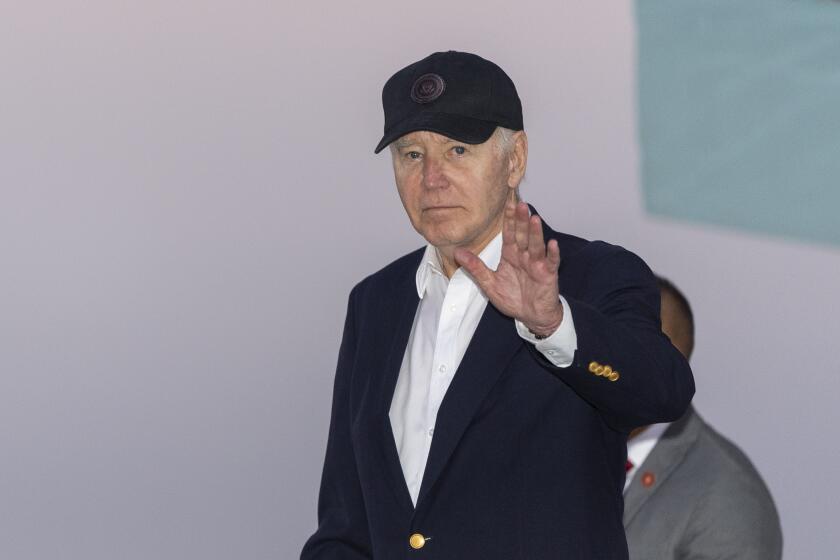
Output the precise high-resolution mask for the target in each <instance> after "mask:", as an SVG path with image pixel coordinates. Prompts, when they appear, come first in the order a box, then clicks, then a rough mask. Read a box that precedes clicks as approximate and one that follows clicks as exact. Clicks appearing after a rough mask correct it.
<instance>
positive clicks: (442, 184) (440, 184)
mask: <svg viewBox="0 0 840 560" xmlns="http://www.w3.org/2000/svg"><path fill="white" fill-rule="evenodd" d="M423 186H424V187H426V188H427V189H442V188H446V187H448V186H449V179H447V178H446V173H445V169H444V166H443V162H442V161H441V160H440V159H439V158H437V157H435V156H431V155H429V156H426V158H425V159H424V160H423Z"/></svg>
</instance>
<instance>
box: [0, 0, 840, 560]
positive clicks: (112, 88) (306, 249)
mask: <svg viewBox="0 0 840 560" xmlns="http://www.w3.org/2000/svg"><path fill="white" fill-rule="evenodd" d="M634 45H635V26H634V12H633V4H632V3H631V2H630V1H629V0H625V1H622V2H615V3H610V5H609V7H606V6H604V5H601V4H598V3H592V2H584V1H574V2H562V3H560V4H559V5H558V4H557V3H554V2H551V3H549V2H546V3H544V4H533V5H527V6H520V7H517V6H515V5H514V3H512V2H499V1H487V0H482V1H479V0H462V1H460V2H425V3H397V2H377V3H374V2H365V3H346V4H344V3H337V2H336V3H317V2H313V3H310V4H308V5H306V6H304V5H299V4H291V3H282V2H281V3H279V4H278V3H277V2H236V3H233V2H230V3H221V2H196V1H192V2H171V1H168V2H162V1H154V2H150V1H145V2H133V3H130V2H123V3H115V2H104V1H101V0H99V1H92V2H84V3H83V2H78V1H77V2H51V3H44V2H18V3H16V4H15V5H14V6H12V5H10V4H4V5H3V6H2V7H0V76H2V78H0V80H2V82H0V83H1V84H2V87H0V158H2V161H0V189H1V190H0V263H2V268H1V269H0V450H2V457H0V557H2V558H10V559H36V558H37V559H46V558H49V559H51V560H52V559H60V558H72V559H86V560H92V559H103V560H104V559H109V560H110V559H114V558H120V559H123V558H124V559H143V560H146V559H149V558H156V559H185V558H202V559H231V558H249V559H269V558H272V559H284V560H285V559H290V558H294V557H295V555H296V554H297V552H298V550H299V547H300V546H301V545H302V543H303V541H304V539H305V538H306V536H307V535H308V534H309V533H310V532H311V531H312V530H313V529H314V527H315V504H316V494H317V484H318V479H319V476H320V469H321V462H322V460H323V453H324V445H325V441H326V431H327V423H328V414H329V412H328V411H329V401H330V395H331V390H332V377H333V370H334V365H335V360H336V353H337V349H338V342H339V336H340V332H341V325H342V323H343V319H344V309H345V304H346V297H347V294H348V292H349V290H350V288H351V287H352V286H353V284H354V283H355V282H356V281H358V280H359V279H361V278H362V277H363V276H364V275H366V274H368V273H370V272H372V271H373V270H375V269H377V268H379V267H380V266H382V265H384V264H386V263H387V262H389V261H390V260H392V259H393V258H396V257H398V256H399V255H401V254H403V253H405V252H407V251H409V250H411V249H414V248H416V247H418V246H420V244H421V242H422V240H421V239H420V238H419V237H418V236H417V235H416V234H415V233H414V232H413V231H412V230H411V229H410V226H409V224H408V221H407V219H406V218H405V216H404V214H403V210H402V207H401V205H400V203H399V200H398V198H397V196H396V192H395V189H394V186H393V178H392V176H391V170H390V162H389V159H388V158H389V156H388V154H387V152H386V153H383V154H380V155H379V156H374V155H373V153H372V150H373V146H374V145H375V144H376V142H377V141H378V139H379V136H380V134H381V124H382V116H381V109H380V105H379V94H380V89H381V86H382V84H383V83H384V81H385V79H386V78H387V77H388V76H390V74H391V73H392V72H394V71H395V70H396V69H398V68H400V67H401V66H403V65H405V64H406V63H408V62H411V61H414V60H417V59H419V58H421V57H423V56H425V55H427V54H429V53H430V52H432V51H435V50H441V49H443V50H445V49H448V48H453V49H458V50H468V51H474V52H477V53H479V54H481V55H483V56H485V57H487V58H490V59H492V60H494V61H496V62H498V63H499V64H500V65H501V66H502V67H503V68H505V69H506V70H507V71H508V73H509V74H510V75H511V77H512V78H513V79H514V81H515V82H516V84H517V86H518V88H519V91H520V93H521V95H522V97H523V100H524V109H525V122H526V129H527V131H528V134H529V138H530V142H531V152H530V165H529V171H528V177H527V182H526V184H525V185H524V187H523V195H524V196H525V197H526V198H527V199H528V200H529V201H531V202H533V203H534V204H535V205H536V206H537V208H538V209H539V210H540V212H541V213H542V214H543V215H544V216H545V217H546V218H547V219H548V220H549V222H550V223H551V224H552V225H553V226H554V227H555V228H558V229H561V230H564V231H569V232H574V233H577V234H579V235H583V236H587V237H590V238H602V239H606V240H611V241H615V242H619V243H621V244H622V245H625V246H627V247H629V248H631V249H633V250H635V251H637V252H638V253H639V254H641V255H642V256H643V257H644V258H645V259H646V260H647V261H648V262H649V263H650V264H651V266H653V267H654V268H655V269H657V270H658V271H660V272H662V273H664V274H666V275H667V276H669V277H671V278H672V279H673V280H674V281H676V282H677V283H678V284H679V285H680V286H682V287H683V288H684V289H685V292H686V293H687V294H688V295H689V297H690V298H691V300H692V302H693V303H694V307H695V309H696V313H697V323H698V330H699V334H698V341H697V353H696V357H695V360H694V369H695V373H696V376H697V380H698V385H699V389H698V393H697V397H696V403H697V405H698V407H699V409H700V410H701V412H702V413H704V414H705V416H706V417H707V418H708V419H709V420H710V421H711V422H712V423H713V424H714V425H715V426H717V427H718V428H719V429H721V430H722V431H724V432H725V433H726V434H728V435H730V436H731V437H732V438H733V439H735V440H736V441H737V442H738V443H740V444H741V446H742V447H743V448H744V449H745V450H746V451H747V452H748V453H749V454H750V456H751V457H752V458H753V459H754V461H755V462H756V464H757V465H758V467H759V469H760V471H761V472H762V474H763V475H764V477H765V478H766V480H767V482H768V484H769V486H770V488H771V490H772V492H773V494H774V496H775V498H776V500H777V502H778V505H779V508H780V511H781V515H782V523H783V528H784V534H785V540H786V553H787V557H788V558H828V557H830V556H831V555H832V553H833V552H834V549H835V547H834V545H833V541H834V538H833V535H834V534H835V527H834V525H835V523H834V515H833V513H834V511H832V510H831V509H829V506H836V505H837V503H838V491H837V479H836V474H837V472H838V471H840V453H838V450H837V444H836V440H837V437H836V434H835V430H836V425H837V423H838V420H840V414H838V412H837V395H838V389H840V375H838V374H840V367H838V359H837V352H836V349H837V338H838V334H840V324H838V319H837V308H838V305H840V296H838V294H837V283H838V276H840V275H838V271H840V252H838V251H837V250H836V249H830V248H826V247H811V246H808V245H804V244H800V243H796V242H787V241H784V240H780V239H778V238H765V237H762V236H757V235H745V234H740V233H735V232H732V231H726V230H719V229H712V228H706V227H700V226H696V225H683V224H681V223H678V222H673V221H666V220H663V219H651V218H649V217H646V216H645V215H644V212H643V210H642V197H641V193H640V188H639V184H638V183H639V181H638V178H637V177H638V161H639V153H638V148H637V130H636V120H635V119H636V117H635V113H636V111H635V107H636V100H635V93H634V92H635V83H634V80H635V50H634V48H635V47H634ZM558 476H562V473H558Z"/></svg>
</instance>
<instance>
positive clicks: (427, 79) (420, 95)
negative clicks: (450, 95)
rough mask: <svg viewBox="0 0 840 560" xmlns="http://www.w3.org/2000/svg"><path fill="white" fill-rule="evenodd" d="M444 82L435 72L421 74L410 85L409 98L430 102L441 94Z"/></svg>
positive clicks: (417, 101) (415, 100) (444, 85)
mask: <svg viewBox="0 0 840 560" xmlns="http://www.w3.org/2000/svg"><path fill="white" fill-rule="evenodd" d="M445 89H446V82H444V81H443V78H441V77H440V76H438V75H437V74H423V75H422V76H420V77H419V78H417V80H415V82H414V85H413V86H411V100H412V101H414V102H415V103H430V102H432V101H434V100H435V99H437V98H438V97H440V96H441V95H442V94H443V90H445Z"/></svg>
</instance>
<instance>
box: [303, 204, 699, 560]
mask: <svg viewBox="0 0 840 560" xmlns="http://www.w3.org/2000/svg"><path fill="white" fill-rule="evenodd" d="M532 211H533V209H532ZM543 228H544V234H545V239H546V241H547V240H548V239H550V238H554V239H557V241H558V243H559V245H560V255H561V257H562V262H561V265H560V270H559V285H560V293H562V294H563V296H564V297H565V298H566V300H567V301H568V303H569V306H570V308H571V311H572V317H573V319H574V322H575V330H576V332H577V342H578V349H577V352H576V353H575V356H574V363H573V364H572V365H571V366H569V367H567V368H558V367H556V366H554V365H553V364H551V363H550V362H549V361H548V360H546V359H545V358H544V357H543V356H542V354H541V353H540V352H539V351H538V350H537V349H536V348H534V346H533V345H532V344H530V343H528V342H526V341H524V340H523V339H522V338H521V337H519V335H518V334H517V332H516V328H515V326H514V322H513V319H512V318H510V317H507V316H505V315H502V314H501V313H500V312H499V311H498V310H497V309H496V308H495V307H493V305H492V304H489V303H488V305H487V308H486V310H485V311H484V314H483V315H482V317H481V320H480V322H479V325H478V327H477V329H476V331H475V334H474V335H473V338H472V340H471V341H470V343H469V346H468V348H467V350H466V353H465V354H464V357H463V359H462V361H461V364H460V366H459V367H458V370H457V372H456V374H455V376H454V377H453V379H452V382H451V384H450V386H449V389H448V391H447V392H446V395H445V396H444V399H443V402H442V403H441V407H440V410H439V412H438V416H437V421H436V424H435V435H434V438H433V440H432V445H431V450H430V452H429V458H428V462H427V464H426V470H425V474H424V477H423V481H422V484H421V488H420V494H419V497H418V501H417V507H416V508H415V507H414V506H413V505H412V502H411V497H410V496H409V492H408V488H407V486H406V483H405V479H404V478H403V473H402V469H401V467H400V460H399V456H398V453H397V448H396V444H395V442H394V437H393V434H392V432H391V424H390V419H389V417H388V411H389V408H390V405H391V398H392V396H393V392H394V387H395V384H396V381H397V376H398V373H399V369H400V364H401V362H402V358H403V353H404V351H405V347H406V344H407V342H408V337H409V333H410V331H411V325H412V322H413V319H414V315H415V311H416V309H417V304H418V302H419V299H418V297H417V289H416V286H415V274H416V271H417V267H418V265H419V263H420V258H421V257H422V254H423V249H418V250H417V251H414V252H412V253H410V254H408V255H405V256H404V257H402V258H400V259H398V260H396V261H395V262H393V263H391V264H389V265H388V266H386V267H385V268H383V269H382V270H380V271H378V272H376V273H375V274H373V275H371V276H369V277H367V278H365V279H364V280H363V281H362V282H360V283H359V284H358V285H356V286H355V287H354V288H353V290H352V292H351V294H350V298H349V303H348V307H347V317H346V321H345V325H344V334H343V338H342V341H341V347H340V350H339V355H338V367H337V369H336V374H335V386H334V390H333V403H332V418H331V421H330V429H329V438H328V442H327V451H326V458H325V461H324V469H323V476H322V480H321V488H320V498H319V502H318V528H317V530H316V531H315V533H314V534H313V535H312V536H311V537H310V538H309V540H308V541H307V542H306V544H305V545H304V547H303V551H302V553H301V559H302V560H361V559H371V558H373V559H375V560H398V559H399V560H402V559H418V560H419V559H424V560H426V559H429V560H431V559H435V560H444V559H445V560H471V559H481V560H494V559H498V560H514V559H521V560H543V559H546V560H548V559H552V560H555V559H558V558H564V559H578V558H579V559H586V560H593V559H599V560H600V559H610V560H612V559H625V558H627V544H626V542H625V537H624V529H623V525H622V513H623V508H624V503H623V498H622V488H623V485H624V475H625V468H624V464H625V459H626V441H627V433H628V432H629V431H630V430H631V429H632V428H634V427H636V426H641V425H645V424H652V423H655V422H666V421H673V420H676V419H678V418H679V417H680V416H681V415H682V413H683V412H684V411H685V409H686V408H687V406H688V404H689V402H690V400H691V397H692V395H693V394H694V380H693V378H692V374H691V370H690V369H689V366H688V363H687V362H686V360H685V359H684V358H683V356H682V355H681V354H680V353H679V352H678V351H677V350H676V349H675V348H674V347H673V346H672V345H671V343H670V342H669V340H668V338H667V337H665V335H663V334H662V332H661V331H660V323H659V289H658V287H657V284H656V282H655V279H654V277H653V274H652V273H651V271H650V269H649V268H648V267H647V265H645V263H644V262H643V261H642V260H641V259H640V258H639V257H637V256H636V255H634V254H633V253H631V252H629V251H627V250H625V249H623V248H621V247H618V246H615V245H610V244H608V243H605V242H602V241H594V242H590V241H586V240H584V239H580V238H577V237H573V236H570V235H566V234H562V233H558V232H555V231H553V230H551V229H550V228H549V227H548V226H545V225H544V226H543ZM593 362H595V364H593ZM597 365H604V366H606V365H608V366H610V367H611V368H612V370H614V371H616V372H618V375H617V376H616V375H613V376H612V377H608V376H604V375H603V374H602V375H596V374H595V373H593V372H592V371H590V370H591V369H594V370H597V367H596V366H597ZM601 372H602V370H601ZM611 379H612V380H611ZM412 535H418V536H420V538H419V540H418V536H415V537H414V539H413V540H412V542H413V544H415V546H416V545H418V544H419V545H420V547H419V548H415V547H412V546H411V544H412V542H410V540H411V539H410V537H411V536H412Z"/></svg>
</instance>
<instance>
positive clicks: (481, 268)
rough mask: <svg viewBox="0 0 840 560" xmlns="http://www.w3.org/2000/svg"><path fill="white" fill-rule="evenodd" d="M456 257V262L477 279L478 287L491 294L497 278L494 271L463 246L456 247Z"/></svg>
mask: <svg viewBox="0 0 840 560" xmlns="http://www.w3.org/2000/svg"><path fill="white" fill-rule="evenodd" d="M454 257H455V262H457V263H458V264H459V265H460V266H462V267H464V270H466V271H467V272H469V273H470V276H472V277H473V278H474V279H475V281H476V283H477V284H478V287H479V288H481V289H482V291H484V293H485V294H489V293H490V290H491V289H492V285H493V280H494V278H495V277H494V272H493V271H492V270H490V269H489V268H487V265H485V264H484V262H483V261H482V260H481V259H479V258H478V257H477V256H475V255H474V254H473V253H471V252H470V251H468V250H467V249H464V248H462V247H458V248H457V249H455V253H454Z"/></svg>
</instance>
